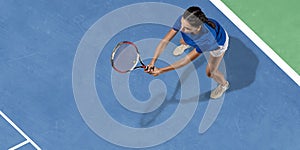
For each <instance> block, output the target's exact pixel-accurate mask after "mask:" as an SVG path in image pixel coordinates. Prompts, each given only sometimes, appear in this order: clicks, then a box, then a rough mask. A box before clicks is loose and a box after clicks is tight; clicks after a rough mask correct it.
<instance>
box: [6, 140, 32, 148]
mask: <svg viewBox="0 0 300 150" xmlns="http://www.w3.org/2000/svg"><path fill="white" fill-rule="evenodd" d="M29 142H30V141H28V140H26V141H24V142H22V143H20V144H18V145H16V146H14V147H11V148H9V149H8V150H15V149H18V148H20V147H22V146H24V145H26V144H28V143H29Z"/></svg>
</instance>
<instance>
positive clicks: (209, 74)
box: [206, 67, 213, 78]
mask: <svg viewBox="0 0 300 150" xmlns="http://www.w3.org/2000/svg"><path fill="white" fill-rule="evenodd" d="M206 76H208V77H209V78H212V77H213V72H212V71H211V70H210V68H209V67H206Z"/></svg>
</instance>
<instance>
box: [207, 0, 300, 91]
mask: <svg viewBox="0 0 300 150" xmlns="http://www.w3.org/2000/svg"><path fill="white" fill-rule="evenodd" d="M210 1H211V2H212V3H213V4H214V5H215V6H216V7H217V8H218V9H219V10H220V11H221V12H222V13H223V14H224V15H225V16H226V17H227V18H228V19H229V20H231V22H232V23H234V24H235V25H236V26H237V27H238V28H239V29H240V30H241V31H242V32H243V33H244V34H245V35H246V36H248V38H250V39H251V40H252V41H253V42H254V43H255V44H256V45H257V46H258V47H259V48H260V49H261V50H262V51H263V52H264V53H265V54H266V55H267V56H268V57H269V58H270V59H271V60H272V61H273V62H274V63H275V64H276V65H277V66H279V67H280V68H281V69H282V70H283V71H284V72H285V73H286V74H287V75H288V76H289V77H290V78H291V79H292V80H294V81H295V82H296V83H297V84H298V86H300V76H299V75H298V74H297V73H296V72H295V70H293V69H292V68H291V67H290V66H289V65H288V64H287V63H286V62H285V61H284V60H282V59H281V58H280V57H279V56H278V55H277V54H276V53H275V52H274V51H273V50H272V49H271V48H270V47H269V46H268V45H267V44H266V43H265V42H264V41H263V40H262V39H261V38H259V37H258V36H257V35H256V34H255V33H254V32H253V31H252V30H251V29H250V28H249V27H248V26H247V25H246V24H245V23H244V22H243V21H242V20H241V19H240V18H239V17H238V16H236V15H235V14H234V13H233V12H232V11H231V10H230V9H229V8H228V7H227V6H226V5H225V4H224V3H223V2H222V1H221V0H210Z"/></svg>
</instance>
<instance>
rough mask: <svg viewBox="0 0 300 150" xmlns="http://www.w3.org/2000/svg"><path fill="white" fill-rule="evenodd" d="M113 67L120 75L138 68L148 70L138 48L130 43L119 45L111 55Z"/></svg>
mask: <svg viewBox="0 0 300 150" xmlns="http://www.w3.org/2000/svg"><path fill="white" fill-rule="evenodd" d="M138 63H140V65H138ZM111 65H112V67H113V68H114V69H115V70H116V71H117V72H119V73H127V72H130V71H132V70H135V69H138V68H143V69H147V66H146V65H145V64H144V63H143V61H142V59H141V57H140V53H139V51H138V48H137V46H136V45H135V44H134V43H132V42H129V41H123V42H120V43H118V44H117V46H116V47H115V48H114V50H113V52H112V54H111Z"/></svg>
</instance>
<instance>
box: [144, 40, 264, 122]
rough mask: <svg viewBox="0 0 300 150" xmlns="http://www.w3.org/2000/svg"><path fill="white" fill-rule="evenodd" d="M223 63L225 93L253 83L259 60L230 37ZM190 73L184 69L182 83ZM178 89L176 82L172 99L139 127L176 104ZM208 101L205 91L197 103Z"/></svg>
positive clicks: (203, 62)
mask: <svg viewBox="0 0 300 150" xmlns="http://www.w3.org/2000/svg"><path fill="white" fill-rule="evenodd" d="M205 61H206V60H205V59H204V57H201V58H200V59H197V60H195V61H194V64H195V67H196V69H198V68H199V67H200V66H202V65H204V64H205ZM224 61H225V65H226V73H227V79H228V81H229V82H230V88H229V90H228V91H227V93H230V92H233V91H237V90H240V89H243V88H246V87H248V86H249V85H251V83H253V82H254V80H255V75H256V70H257V66H258V63H259V60H258V58H257V57H256V55H255V54H254V53H253V52H252V50H251V49H249V48H248V47H246V45H245V44H244V43H243V42H242V41H241V40H239V39H237V38H235V37H230V41H229V49H228V51H227V52H226V54H225V55H224ZM203 71H205V70H203ZM190 73H191V69H186V71H185V72H183V74H182V76H181V77H180V78H181V79H183V82H184V79H186V78H187V77H188V76H189V74H190ZM209 86H210V85H209ZM180 87H181V84H180V81H179V80H178V82H177V85H176V89H175V91H174V92H173V95H172V97H171V98H169V99H166V100H165V101H164V102H163V103H162V105H161V106H160V107H159V108H158V109H156V110H155V111H153V112H150V113H145V114H144V115H143V116H142V118H141V122H140V125H141V126H142V127H147V126H151V125H152V124H153V123H154V122H155V120H156V118H157V117H158V116H159V115H160V113H161V112H162V111H163V110H164V109H165V108H166V106H167V105H170V104H178V103H179V102H180V100H179V99H176V98H175V96H176V94H177V93H178V92H180V89H181V88H180ZM197 97H198V96H197ZM194 98H195V97H192V98H190V99H182V100H181V103H189V102H193V101H194V100H192V99H194ZM209 99H210V91H207V92H204V93H201V94H200V95H199V100H198V101H199V102H201V101H208V100H209Z"/></svg>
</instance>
